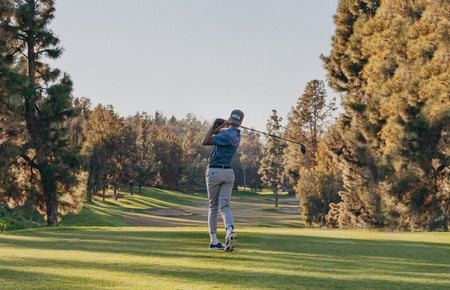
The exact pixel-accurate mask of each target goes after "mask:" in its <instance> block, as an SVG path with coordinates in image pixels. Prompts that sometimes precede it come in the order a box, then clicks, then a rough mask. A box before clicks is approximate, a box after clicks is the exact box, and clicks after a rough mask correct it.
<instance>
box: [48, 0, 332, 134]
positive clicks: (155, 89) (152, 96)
mask: <svg viewBox="0 0 450 290" xmlns="http://www.w3.org/2000/svg"><path fill="white" fill-rule="evenodd" d="M337 3H338V0H316V1H312V0H311V1H306V0H241V1H237V0H231V1H230V0H228V1H225V0H222V1H219V0H158V1H156V0H127V1H123V0H120V1H119V0H56V13H55V19H54V20H53V22H52V23H51V26H50V27H51V29H52V30H53V32H54V33H55V34H56V35H57V36H58V37H59V38H60V40H61V46H62V47H63V48H64V54H63V55H62V57H61V58H60V59H58V60H57V61H56V63H54V64H52V65H53V66H57V67H58V68H60V69H61V70H63V71H65V72H67V73H69V74H70V75H71V77H72V80H73V82H74V96H77V97H82V96H84V97H88V98H90V99H91V100H92V103H93V105H94V106H95V105H96V104H98V103H101V104H103V105H107V104H111V105H113V106H114V108H115V110H116V111H117V112H118V113H119V114H120V115H121V116H128V115H133V114H135V113H136V112H137V111H140V112H142V111H146V112H148V113H151V114H153V113H154V112H155V111H156V110H158V111H160V112H162V113H163V114H164V115H166V116H167V117H171V116H172V115H175V116H176V117H177V118H183V117H184V116H186V114H188V113H192V114H194V115H196V116H197V117H199V118H200V119H202V120H203V119H206V120H208V121H209V120H211V121H212V120H213V119H214V118H216V117H228V115H229V113H230V112H231V110H233V109H235V108H239V109H241V110H242V111H244V113H245V119H244V123H243V125H247V126H249V127H254V128H256V129H261V130H265V127H266V122H267V119H268V118H269V116H270V115H271V113H272V109H276V110H278V113H279V116H281V117H283V119H286V117H287V114H288V112H289V111H290V109H291V107H292V106H295V105H296V102H297V99H298V97H299V96H301V94H302V93H303V91H304V89H305V85H306V84H307V82H308V81H310V80H313V79H319V80H325V78H326V72H325V70H324V68H323V65H322V62H321V60H320V58H319V56H320V54H329V52H330V50H331V37H332V35H333V34H334V29H335V25H334V23H333V15H334V14H335V13H336V8H337ZM328 91H329V93H330V94H331V95H334V93H333V92H332V91H331V90H328Z"/></svg>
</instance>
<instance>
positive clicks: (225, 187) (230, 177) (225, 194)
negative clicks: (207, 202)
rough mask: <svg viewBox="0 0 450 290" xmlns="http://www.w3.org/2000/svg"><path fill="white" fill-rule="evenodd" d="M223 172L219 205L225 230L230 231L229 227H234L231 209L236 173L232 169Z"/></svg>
mask: <svg viewBox="0 0 450 290" xmlns="http://www.w3.org/2000/svg"><path fill="white" fill-rule="evenodd" d="M222 171H223V172H222V180H223V183H222V185H221V186H220V192H219V200H218V203H219V209H220V214H221V215H222V219H223V223H224V226H225V229H228V228H229V227H234V221H233V215H232V213H231V209H230V200H231V192H232V190H233V184H234V172H233V170H232V169H230V170H222Z"/></svg>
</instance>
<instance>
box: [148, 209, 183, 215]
mask: <svg viewBox="0 0 450 290" xmlns="http://www.w3.org/2000/svg"><path fill="white" fill-rule="evenodd" d="M144 212H145V213H148V214H154V215H162V216H183V215H190V213H187V212H185V211H184V210H180V209H172V208H159V209H147V210H144Z"/></svg>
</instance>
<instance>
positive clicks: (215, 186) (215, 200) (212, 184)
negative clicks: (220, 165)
mask: <svg viewBox="0 0 450 290" xmlns="http://www.w3.org/2000/svg"><path fill="white" fill-rule="evenodd" d="M205 177H206V189H207V191H208V229H209V233H210V234H216V233H217V211H218V205H219V191H220V183H219V178H218V175H217V170H215V169H211V168H210V169H208V170H207V171H206V174H205Z"/></svg>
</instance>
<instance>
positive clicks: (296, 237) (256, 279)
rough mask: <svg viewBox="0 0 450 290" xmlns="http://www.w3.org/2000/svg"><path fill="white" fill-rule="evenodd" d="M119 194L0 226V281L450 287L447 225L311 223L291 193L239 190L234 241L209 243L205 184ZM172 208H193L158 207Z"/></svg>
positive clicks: (73, 285)
mask: <svg viewBox="0 0 450 290" xmlns="http://www.w3.org/2000/svg"><path fill="white" fill-rule="evenodd" d="M120 194H121V196H122V198H120V199H119V200H118V201H114V200H113V199H107V201H106V202H105V203H103V202H102V201H101V198H99V197H94V202H93V203H91V204H85V206H84V209H83V211H82V212H81V213H80V214H78V215H73V214H70V215H67V216H63V220H62V224H61V226H59V227H52V228H37V229H31V230H21V231H15V232H10V233H8V234H0V288H3V289H77V288H78V289H105V288H106V289H110V288H115V289H126V288H133V289H211V288H217V289H305V288H306V289H330V288H331V289H450V235H449V234H448V233H443V232H440V233H391V232H378V231H341V230H321V229H305V228H304V224H303V222H302V221H301V215H300V214H299V213H298V211H296V209H297V208H298V201H296V200H295V199H294V200H292V197H288V196H281V197H280V207H279V209H275V208H274V206H273V196H271V195H270V194H262V195H256V194H251V193H248V192H242V191H239V192H235V193H233V199H232V203H231V207H232V211H233V214H234V217H235V224H236V233H237V234H238V241H237V246H236V250H235V251H234V252H231V253H229V252H223V251H210V250H209V249H208V243H209V236H208V230H207V228H206V224H207V201H206V195H205V194H195V195H189V194H183V193H179V192H174V191H164V190H158V189H154V188H145V189H143V191H142V193H141V194H134V195H130V194H128V193H126V192H120ZM172 209H176V210H178V211H182V212H183V213H185V215H182V216H178V215H159V214H155V212H154V211H153V210H165V211H168V212H170V210H172ZM281 209H285V210H286V211H282V210H281ZM220 222H221V221H219V223H220ZM224 234H225V233H224V231H223V230H221V231H220V232H219V233H218V237H219V238H220V239H221V240H222V241H223V237H224Z"/></svg>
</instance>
